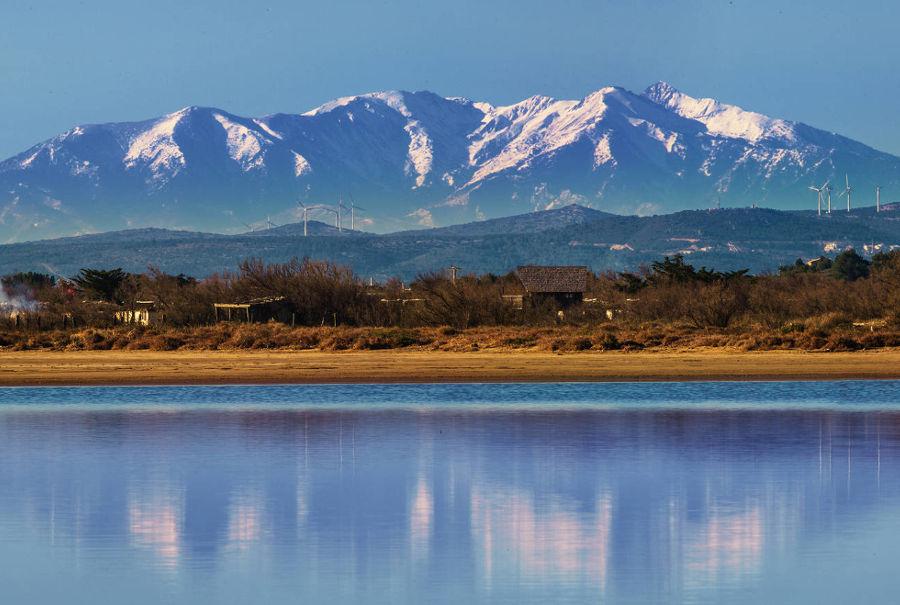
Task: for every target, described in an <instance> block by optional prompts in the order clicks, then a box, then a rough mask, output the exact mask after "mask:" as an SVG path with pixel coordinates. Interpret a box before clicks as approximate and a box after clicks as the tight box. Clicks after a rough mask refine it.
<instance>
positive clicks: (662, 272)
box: [647, 254, 749, 284]
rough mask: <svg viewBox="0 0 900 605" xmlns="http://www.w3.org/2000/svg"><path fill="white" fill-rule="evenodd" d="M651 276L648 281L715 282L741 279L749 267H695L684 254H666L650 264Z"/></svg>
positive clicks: (677, 282) (678, 282)
mask: <svg viewBox="0 0 900 605" xmlns="http://www.w3.org/2000/svg"><path fill="white" fill-rule="evenodd" d="M650 271H651V273H650V276H649V277H648V278H647V281H648V282H650V283H676V284H686V283H691V282H703V283H707V284H709V283H713V282H720V281H726V282H727V281H731V280H735V279H740V278H742V277H744V276H746V275H747V273H748V272H749V270H748V269H740V270H738V271H724V272H722V271H714V270H712V269H707V268H706V267H700V268H699V269H695V268H694V266H693V265H690V264H688V263H686V262H684V256H683V255H681V254H676V255H675V256H672V257H669V256H666V257H664V258H663V260H661V261H656V262H654V263H651V265H650Z"/></svg>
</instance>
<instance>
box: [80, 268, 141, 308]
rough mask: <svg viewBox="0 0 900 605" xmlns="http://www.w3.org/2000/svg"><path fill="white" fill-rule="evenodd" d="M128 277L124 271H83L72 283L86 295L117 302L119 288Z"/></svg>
mask: <svg viewBox="0 0 900 605" xmlns="http://www.w3.org/2000/svg"><path fill="white" fill-rule="evenodd" d="M127 277H128V274H127V273H125V272H124V271H122V269H82V270H81V271H80V272H79V274H78V275H77V276H76V277H74V278H72V281H73V282H75V284H76V285H77V286H78V288H79V289H80V290H81V291H82V292H84V293H85V294H88V295H90V296H96V297H97V298H98V299H99V300H103V301H106V302H117V301H118V294H119V288H121V287H122V284H123V283H124V282H125V279H126V278H127Z"/></svg>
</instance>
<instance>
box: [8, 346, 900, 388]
mask: <svg viewBox="0 0 900 605" xmlns="http://www.w3.org/2000/svg"><path fill="white" fill-rule="evenodd" d="M890 379H900V349H881V350H870V351H858V352H803V351H760V352H738V351H723V350H721V349H709V350H690V351H659V352H657V351H654V352H620V351H609V352H583V353H563V354H559V353H550V352H542V351H541V352H538V351H502V350H501V351H478V352H444V351H414V350H406V351H396V350H389V351H350V352H322V351H284V350H276V351H260V350H253V351H184V350H181V351H171V352H162V351H20V352H19V351H17V352H12V351H0V386H4V387H9V386H32V387H33V386H128V385H134V386H139V385H216V384H232V385H234V384H247V385H255V384H258V385H265V384H338V383H357V384H365V383H379V384H385V383H397V384H402V383H410V384H423V383H479V382H508V383H511V382H666V381H767V380H770V381H800V380H890Z"/></svg>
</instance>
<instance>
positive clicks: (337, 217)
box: [313, 204, 341, 231]
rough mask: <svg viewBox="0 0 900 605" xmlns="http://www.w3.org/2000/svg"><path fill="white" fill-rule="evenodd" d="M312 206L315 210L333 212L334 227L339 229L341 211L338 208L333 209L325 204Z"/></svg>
mask: <svg viewBox="0 0 900 605" xmlns="http://www.w3.org/2000/svg"><path fill="white" fill-rule="evenodd" d="M313 208H315V209H317V210H324V211H325V212H333V213H334V227H335V229H337V230H338V231H340V230H341V211H340V209H337V210H335V209H334V208H332V207H331V206H326V205H325V204H318V205H316V206H313Z"/></svg>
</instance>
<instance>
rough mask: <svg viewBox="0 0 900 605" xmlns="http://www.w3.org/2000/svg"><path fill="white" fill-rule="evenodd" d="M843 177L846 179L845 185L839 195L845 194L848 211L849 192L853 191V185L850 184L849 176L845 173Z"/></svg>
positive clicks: (848, 210) (848, 209)
mask: <svg viewBox="0 0 900 605" xmlns="http://www.w3.org/2000/svg"><path fill="white" fill-rule="evenodd" d="M844 178H845V179H846V183H847V186H846V188H845V189H844V190H843V191H842V192H841V195H846V196H847V212H850V192H851V191H853V187H851V186H850V177H849V176H848V175H846V174H845V175H844Z"/></svg>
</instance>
